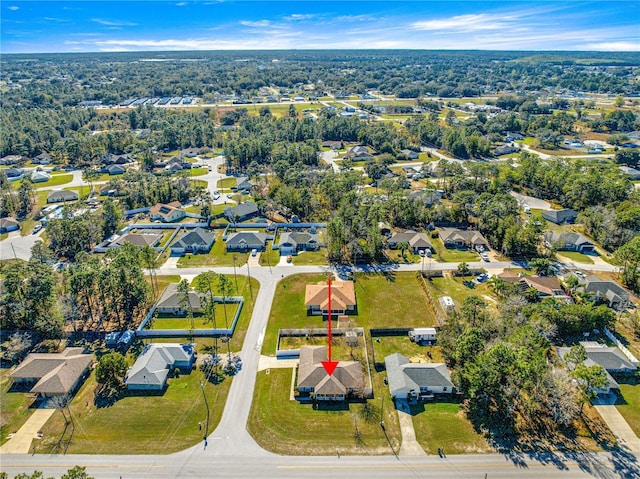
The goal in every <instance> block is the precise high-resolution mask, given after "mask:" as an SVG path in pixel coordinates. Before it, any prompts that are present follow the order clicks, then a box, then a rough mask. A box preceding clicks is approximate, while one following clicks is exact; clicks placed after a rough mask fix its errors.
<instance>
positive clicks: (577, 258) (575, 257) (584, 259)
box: [557, 251, 593, 264]
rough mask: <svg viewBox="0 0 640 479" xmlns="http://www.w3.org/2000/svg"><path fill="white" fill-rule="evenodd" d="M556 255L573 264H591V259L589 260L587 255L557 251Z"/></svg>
mask: <svg viewBox="0 0 640 479" xmlns="http://www.w3.org/2000/svg"><path fill="white" fill-rule="evenodd" d="M557 255H558V256H564V257H565V258H568V259H570V260H571V261H573V262H574V263H582V264H593V259H591V258H590V257H589V256H588V255H586V254H583V253H578V252H577V251H559V252H558V253H557Z"/></svg>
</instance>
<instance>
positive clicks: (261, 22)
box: [240, 20, 273, 28]
mask: <svg viewBox="0 0 640 479" xmlns="http://www.w3.org/2000/svg"><path fill="white" fill-rule="evenodd" d="M240 25H244V26H245V27H254V28H266V27H271V26H273V24H272V23H271V22H270V21H269V20H257V21H252V20H240Z"/></svg>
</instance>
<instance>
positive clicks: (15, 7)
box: [7, 5, 20, 12]
mask: <svg viewBox="0 0 640 479" xmlns="http://www.w3.org/2000/svg"><path fill="white" fill-rule="evenodd" d="M7 8H8V9H9V10H13V11H14V12H15V11H16V10H20V7H17V6H15V5H9V6H8V7H7Z"/></svg>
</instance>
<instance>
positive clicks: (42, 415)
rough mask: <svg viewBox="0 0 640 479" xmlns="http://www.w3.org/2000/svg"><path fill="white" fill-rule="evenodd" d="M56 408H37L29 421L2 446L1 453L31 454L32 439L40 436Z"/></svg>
mask: <svg viewBox="0 0 640 479" xmlns="http://www.w3.org/2000/svg"><path fill="white" fill-rule="evenodd" d="M54 412H56V410H55V409H42V408H39V409H36V410H35V411H33V414H32V415H31V416H30V417H29V419H27V422H25V423H24V424H23V426H22V427H21V428H20V429H19V430H18V431H17V432H16V433H15V434H14V435H13V437H11V439H9V440H8V441H7V442H5V443H4V444H3V445H2V447H0V454H29V450H30V449H31V441H32V440H33V439H35V438H37V437H38V431H40V430H41V429H42V428H43V427H44V425H45V423H46V422H47V421H48V420H49V418H50V417H51V416H53V413H54Z"/></svg>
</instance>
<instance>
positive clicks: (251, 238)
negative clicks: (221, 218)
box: [225, 231, 267, 253]
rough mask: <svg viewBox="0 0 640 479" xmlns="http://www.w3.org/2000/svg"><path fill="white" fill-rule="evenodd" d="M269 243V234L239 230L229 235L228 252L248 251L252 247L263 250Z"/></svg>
mask: <svg viewBox="0 0 640 479" xmlns="http://www.w3.org/2000/svg"><path fill="white" fill-rule="evenodd" d="M266 243H267V235H266V234H265V233H260V232H258V231H239V232H237V233H231V234H229V236H227V241H226V243H225V244H226V249H227V252H232V251H239V252H242V253H246V252H247V251H251V250H252V249H256V250H258V251H263V250H264V247H265V244H266Z"/></svg>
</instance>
